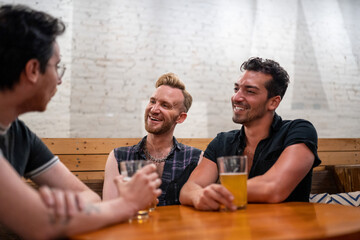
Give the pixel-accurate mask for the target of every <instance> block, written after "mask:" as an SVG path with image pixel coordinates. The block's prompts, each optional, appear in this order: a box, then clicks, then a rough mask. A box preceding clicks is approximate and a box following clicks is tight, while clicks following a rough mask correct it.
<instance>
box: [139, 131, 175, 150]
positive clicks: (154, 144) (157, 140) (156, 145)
mask: <svg viewBox="0 0 360 240" xmlns="http://www.w3.org/2000/svg"><path fill="white" fill-rule="evenodd" d="M172 146H173V134H172V133H171V134H161V135H156V134H152V133H149V134H148V136H147V138H146V147H147V149H148V151H149V152H161V151H163V150H167V149H168V148H171V147H172Z"/></svg>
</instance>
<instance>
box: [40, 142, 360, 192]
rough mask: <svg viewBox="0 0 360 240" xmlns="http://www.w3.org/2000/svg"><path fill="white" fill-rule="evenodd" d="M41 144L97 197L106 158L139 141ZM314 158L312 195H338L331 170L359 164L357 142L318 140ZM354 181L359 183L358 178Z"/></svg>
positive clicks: (198, 144) (337, 182)
mask: <svg viewBox="0 0 360 240" xmlns="http://www.w3.org/2000/svg"><path fill="white" fill-rule="evenodd" d="M42 140H43V141H44V143H45V144H46V145H47V146H48V147H49V148H50V150H51V151H52V152H53V153H54V154H55V155H57V156H59V158H60V159H61V161H62V162H63V163H64V164H65V165H66V166H67V167H68V168H69V169H70V170H71V171H72V172H73V173H74V174H75V175H76V176H77V177H78V178H79V179H81V180H82V181H83V182H85V183H86V184H87V185H88V186H89V187H90V188H92V189H93V190H94V191H95V192H97V193H98V194H99V195H100V196H101V193H102V183H103V179H104V168H105V163H106V159H107V156H108V154H109V153H110V152H111V151H112V150H113V149H114V148H116V147H120V146H131V145H134V144H137V143H138V142H139V141H140V138H43V139H42ZM211 140H212V139H210V138H182V139H181V138H180V139H178V141H179V142H181V143H184V144H187V145H190V146H194V147H196V148H199V149H202V150H205V149H206V147H207V145H208V144H209V142H210V141H211ZM318 154H319V157H320V159H321V160H322V163H321V166H319V167H317V168H315V169H314V174H313V184H312V193H321V192H328V193H336V192H341V191H342V190H344V187H343V188H341V186H342V183H341V181H340V179H339V178H338V177H337V175H336V171H335V168H334V166H336V165H346V166H347V165H348V166H351V165H355V166H358V165H359V164H360V157H359V156H360V138H336V139H330V138H326V139H325V138H323V139H319V148H318ZM356 177H357V179H358V180H359V178H360V176H355V178H356ZM359 181H360V180H359ZM359 181H358V182H359ZM359 187H360V186H359ZM359 190H360V189H359Z"/></svg>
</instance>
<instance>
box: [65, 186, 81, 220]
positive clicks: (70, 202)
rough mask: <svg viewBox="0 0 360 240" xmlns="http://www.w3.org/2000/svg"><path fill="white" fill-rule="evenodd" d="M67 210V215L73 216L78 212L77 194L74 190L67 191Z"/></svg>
mask: <svg viewBox="0 0 360 240" xmlns="http://www.w3.org/2000/svg"><path fill="white" fill-rule="evenodd" d="M65 210H66V216H67V217H73V216H74V215H75V213H76V212H78V211H79V210H78V206H77V200H76V196H75V194H74V193H73V192H71V191H67V192H65Z"/></svg>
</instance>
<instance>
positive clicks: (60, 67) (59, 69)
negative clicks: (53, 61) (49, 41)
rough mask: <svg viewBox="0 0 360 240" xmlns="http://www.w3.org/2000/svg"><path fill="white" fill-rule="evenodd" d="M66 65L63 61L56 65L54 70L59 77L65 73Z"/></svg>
mask: <svg viewBox="0 0 360 240" xmlns="http://www.w3.org/2000/svg"><path fill="white" fill-rule="evenodd" d="M65 70H66V66H65V64H64V63H61V64H60V65H56V71H57V74H58V76H59V78H62V77H63V76H64V74H65Z"/></svg>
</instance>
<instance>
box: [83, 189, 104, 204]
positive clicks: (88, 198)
mask: <svg viewBox="0 0 360 240" xmlns="http://www.w3.org/2000/svg"><path fill="white" fill-rule="evenodd" d="M79 196H80V197H81V198H82V199H84V200H85V203H96V202H101V198H100V196H99V195H98V194H97V193H95V192H94V191H92V190H91V189H88V190H84V191H82V192H80V193H79Z"/></svg>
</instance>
